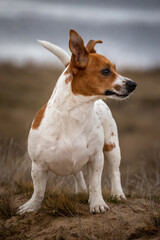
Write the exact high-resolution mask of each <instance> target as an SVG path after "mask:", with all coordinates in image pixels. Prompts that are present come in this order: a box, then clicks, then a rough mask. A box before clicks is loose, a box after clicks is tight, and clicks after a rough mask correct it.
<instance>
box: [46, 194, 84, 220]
mask: <svg viewBox="0 0 160 240" xmlns="http://www.w3.org/2000/svg"><path fill="white" fill-rule="evenodd" d="M87 202H88V194H78V195H75V194H73V193H71V192H64V191H61V190H59V191H57V192H47V194H46V196H45V201H44V203H43V207H42V209H43V210H44V211H45V212H46V213H47V214H50V215H52V216H55V217H57V216H63V217H66V216H67V217H74V216H79V215H83V213H84V211H83V208H82V204H85V203H87Z"/></svg>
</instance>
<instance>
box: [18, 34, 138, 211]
mask: <svg viewBox="0 0 160 240" xmlns="http://www.w3.org/2000/svg"><path fill="white" fill-rule="evenodd" d="M40 43H41V44H42V45H43V46H44V47H46V48H48V49H49V50H50V51H52V52H53V53H54V54H55V55H57V56H58V57H59V58H60V59H61V61H62V62H63V63H64V64H65V65H66V68H65V70H64V72H63V73H62V74H61V76H60V77H59V79H58V81H57V84H56V87H55V88H54V90H53V93H52V95H51V97H50V99H49V101H48V103H47V104H46V105H44V106H43V107H42V108H41V109H40V110H39V111H38V112H37V114H36V116H35V118H34V120H33V123H32V127H31V130H30V133H29V138H28V152H29V155H30V157H31V159H32V172H31V174H32V179H33V185H34V193H33V195H32V197H31V199H30V200H29V201H28V202H27V203H25V204H24V205H22V206H21V207H20V208H19V211H18V213H19V214H23V213H25V212H30V211H37V210H38V209H39V208H40V206H41V203H42V200H43V198H44V192H45V188H46V182H47V174H48V171H49V170H51V171H52V172H53V173H55V174H57V175H60V176H66V175H74V178H75V182H76V193H78V192H86V191H87V187H86V183H85V180H84V177H83V173H82V171H81V169H82V167H83V166H84V165H85V164H87V165H88V175H89V203H90V211H91V212H93V213H99V212H105V211H106V209H108V206H107V204H106V203H105V202H104V200H103V197H102V191H101V176H102V170H103V164H104V158H105V160H106V161H107V163H108V168H109V172H110V177H111V194H112V195H113V196H116V197H117V198H118V199H125V195H124V193H123V190H122V187H121V180H120V172H119V165H120V160H121V156H120V148H119V142H118V134H117V127H116V123H115V121H114V119H113V117H112V114H111V112H110V109H109V108H108V106H107V105H106V104H105V103H104V102H103V101H102V100H101V99H106V98H113V99H124V98H127V97H128V96H129V94H130V93H131V92H133V90H134V89H135V87H136V83H135V82H133V81H131V80H130V79H128V78H125V77H122V76H120V75H119V74H117V73H116V70H115V65H114V64H112V63H111V62H110V61H109V60H108V59H107V58H106V57H104V56H102V55H99V54H97V53H96V51H95V49H94V46H95V44H96V43H102V41H94V40H90V41H89V42H88V44H87V45H86V46H85V45H84V42H83V39H82V38H81V36H80V35H79V34H78V33H77V32H75V31H74V30H70V40H69V48H70V51H71V53H72V57H71V59H70V56H69V55H68V54H67V53H66V52H65V51H64V50H62V49H61V48H59V47H57V46H55V45H53V44H51V43H48V42H44V41H41V42H40Z"/></svg>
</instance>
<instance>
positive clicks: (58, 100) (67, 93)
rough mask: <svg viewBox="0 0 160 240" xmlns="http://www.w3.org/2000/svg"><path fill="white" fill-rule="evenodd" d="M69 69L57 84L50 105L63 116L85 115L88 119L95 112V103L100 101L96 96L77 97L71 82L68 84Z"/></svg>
mask: <svg viewBox="0 0 160 240" xmlns="http://www.w3.org/2000/svg"><path fill="white" fill-rule="evenodd" d="M66 71H67V69H65V70H64V72H63V73H62V74H61V76H60V77H59V79H58V81H57V84H56V86H55V88H54V90H53V93H52V95H51V98H50V99H49V102H48V105H50V106H51V109H54V111H55V110H56V111H58V112H60V113H62V114H65V113H66V114H68V113H69V114H70V115H71V116H72V115H74V116H75V115H77V116H79V115H80V116H82V114H83V113H85V116H86V117H87V116H88V115H89V114H91V112H92V111H93V107H94V102H95V101H96V100H97V99H98V98H97V97H95V96H89V97H88V96H83V95H75V94H73V92H72V89H71V82H67V81H66V79H68V78H69V77H70V76H69V74H70V73H66Z"/></svg>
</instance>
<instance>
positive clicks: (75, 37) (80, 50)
mask: <svg viewBox="0 0 160 240" xmlns="http://www.w3.org/2000/svg"><path fill="white" fill-rule="evenodd" d="M69 48H70V50H71V52H72V60H73V61H74V64H75V66H76V67H77V68H86V67H87V65H88V58H89V53H88V50H87V49H86V47H85V45H84V42H83V39H82V38H81V36H80V35H79V34H78V33H77V32H76V31H74V30H70V40H69Z"/></svg>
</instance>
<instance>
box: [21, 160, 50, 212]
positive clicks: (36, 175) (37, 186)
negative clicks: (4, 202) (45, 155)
mask: <svg viewBox="0 0 160 240" xmlns="http://www.w3.org/2000/svg"><path fill="white" fill-rule="evenodd" d="M31 175H32V180H33V186H34V192H33V195H32V197H31V199H30V200H29V201H28V202H26V203H25V204H24V205H22V206H20V207H19V209H18V212H17V214H23V213H25V212H33V211H37V210H38V209H39V208H40V207H41V203H42V201H43V198H44V193H45V189H46V183H47V176H48V170H47V169H44V167H43V166H38V165H37V164H35V163H34V162H33V163H32V171H31Z"/></svg>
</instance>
